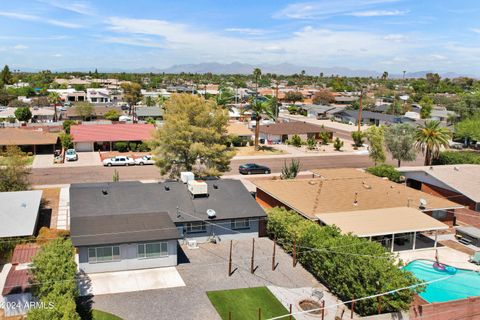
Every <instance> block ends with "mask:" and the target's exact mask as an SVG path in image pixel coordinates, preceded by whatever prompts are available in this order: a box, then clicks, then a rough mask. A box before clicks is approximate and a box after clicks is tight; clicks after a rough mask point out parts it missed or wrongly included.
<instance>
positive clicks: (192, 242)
mask: <svg viewBox="0 0 480 320" xmlns="http://www.w3.org/2000/svg"><path fill="white" fill-rule="evenodd" d="M187 248H188V249H198V243H197V240H190V239H189V240H187Z"/></svg>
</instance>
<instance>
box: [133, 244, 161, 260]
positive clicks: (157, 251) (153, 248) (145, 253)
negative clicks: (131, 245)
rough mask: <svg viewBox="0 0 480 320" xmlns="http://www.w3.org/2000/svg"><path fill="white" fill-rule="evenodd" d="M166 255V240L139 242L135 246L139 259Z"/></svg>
mask: <svg viewBox="0 0 480 320" xmlns="http://www.w3.org/2000/svg"><path fill="white" fill-rule="evenodd" d="M166 256H168V242H154V243H141V244H139V245H138V246H137V257H138V258H140V259H150V258H160V257H166Z"/></svg>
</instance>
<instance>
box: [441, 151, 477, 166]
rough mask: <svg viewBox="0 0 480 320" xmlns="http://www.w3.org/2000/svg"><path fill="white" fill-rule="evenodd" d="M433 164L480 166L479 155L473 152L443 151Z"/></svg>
mask: <svg viewBox="0 0 480 320" xmlns="http://www.w3.org/2000/svg"><path fill="white" fill-rule="evenodd" d="M433 164H480V153H479V152H475V151H444V152H441V153H440V155H439V156H438V158H436V159H433Z"/></svg>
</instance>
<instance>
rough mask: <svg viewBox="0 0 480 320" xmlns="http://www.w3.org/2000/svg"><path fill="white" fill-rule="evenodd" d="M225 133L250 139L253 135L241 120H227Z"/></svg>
mask: <svg viewBox="0 0 480 320" xmlns="http://www.w3.org/2000/svg"><path fill="white" fill-rule="evenodd" d="M227 133H228V134H229V135H232V136H237V137H240V138H242V139H245V140H251V139H252V137H253V135H254V133H253V132H252V131H251V130H250V129H248V127H247V126H246V125H244V124H243V123H241V122H229V123H228V126H227Z"/></svg>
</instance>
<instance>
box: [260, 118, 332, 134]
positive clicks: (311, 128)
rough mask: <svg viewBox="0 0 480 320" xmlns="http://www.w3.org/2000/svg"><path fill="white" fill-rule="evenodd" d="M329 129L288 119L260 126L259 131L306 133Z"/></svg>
mask: <svg viewBox="0 0 480 320" xmlns="http://www.w3.org/2000/svg"><path fill="white" fill-rule="evenodd" d="M323 131H329V130H326V129H325V128H322V127H320V126H317V125H314V124H311V123H307V122H302V121H289V122H281V123H274V124H269V125H263V126H260V132H261V133H266V134H276V135H282V134H307V133H317V132H323Z"/></svg>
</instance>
